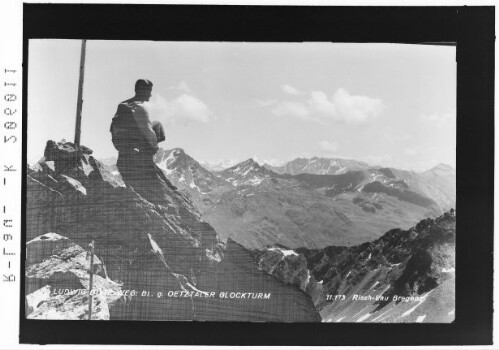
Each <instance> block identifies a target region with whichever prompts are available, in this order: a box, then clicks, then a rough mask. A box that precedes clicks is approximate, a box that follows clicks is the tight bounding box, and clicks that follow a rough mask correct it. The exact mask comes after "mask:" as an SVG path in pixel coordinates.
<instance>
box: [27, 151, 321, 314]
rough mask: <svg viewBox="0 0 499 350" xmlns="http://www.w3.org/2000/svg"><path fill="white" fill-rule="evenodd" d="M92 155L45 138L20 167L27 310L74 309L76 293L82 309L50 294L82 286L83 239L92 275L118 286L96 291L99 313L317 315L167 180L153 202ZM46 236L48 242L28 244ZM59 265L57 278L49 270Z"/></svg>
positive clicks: (85, 301) (54, 270)
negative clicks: (36, 158) (37, 154)
mask: <svg viewBox="0 0 499 350" xmlns="http://www.w3.org/2000/svg"><path fill="white" fill-rule="evenodd" d="M91 154H92V151H91V150H90V149H88V148H85V147H81V148H80V149H79V150H75V149H74V146H73V145H72V144H71V143H56V142H53V141H49V142H48V143H47V147H46V150H45V155H44V158H43V159H42V160H41V161H40V162H39V163H38V164H37V165H36V166H34V167H33V168H31V169H29V170H28V174H27V212H26V218H27V220H26V221H27V222H26V234H27V240H28V241H30V245H32V247H33V249H31V250H28V254H27V255H28V261H27V263H26V275H27V277H28V278H27V280H26V292H27V300H36V301H37V302H36V305H35V306H36V309H35V306H33V305H34V302H28V306H29V307H31V309H29V308H28V310H27V314H28V315H30V316H29V317H32V318H69V319H75V318H76V319H78V318H82V317H83V314H84V311H83V310H84V309H85V305H86V307H88V299H85V298H84V297H81V299H78V305H77V306H78V308H79V309H78V310H80V309H81V310H80V311H74V310H75V308H76V306H74V305H73V304H71V303H73V302H74V299H71V300H73V301H71V302H69V301H68V300H66V299H60V298H59V299H57V300H55V301H54V300H53V298H54V293H53V291H54V290H56V289H65V288H66V289H74V288H77V287H78V288H80V287H81V286H83V288H87V283H86V278H87V277H85V272H88V271H87V270H88V269H89V268H90V266H88V267H86V265H85V264H87V262H86V260H85V259H84V258H83V256H82V254H84V252H83V248H82V247H87V246H88V244H89V243H90V242H91V241H95V254H96V256H97V260H96V261H98V263H97V264H98V265H99V266H101V265H102V271H105V275H102V273H100V274H98V275H97V276H99V277H100V278H102V279H104V280H105V283H107V284H105V285H103V286H102V289H110V288H115V289H118V290H121V291H122V292H121V293H122V294H123V295H122V296H121V297H120V298H118V299H116V300H103V299H99V298H97V300H99V305H104V304H103V303H104V302H105V303H106V304H105V305H106V306H107V309H108V311H109V312H107V311H105V310H104V311H103V315H101V316H99V319H107V318H109V319H127V320H222V321H223V320H234V321H300V322H308V321H318V320H320V317H319V315H318V313H317V311H316V309H315V308H314V306H313V303H312V301H311V299H310V297H309V296H308V295H307V294H306V293H304V292H303V291H302V290H300V289H299V288H297V287H294V286H290V285H288V284H285V283H283V282H281V281H279V280H277V279H276V278H274V277H272V276H270V275H268V274H266V273H265V272H264V271H261V270H259V269H258V267H257V265H256V262H255V261H254V260H253V259H252V257H251V255H250V254H249V252H248V251H247V250H246V249H245V248H243V247H242V246H240V245H239V244H237V243H235V242H233V241H231V240H227V242H226V243H223V242H222V241H221V240H220V239H219V237H218V235H217V232H216V231H215V230H214V229H213V227H212V226H211V225H210V224H208V223H206V222H204V221H203V220H201V215H200V214H199V213H198V212H197V210H196V209H195V208H194V206H193V204H192V202H191V201H190V200H189V199H188V198H187V197H186V196H185V195H183V194H182V193H180V192H179V191H177V190H176V189H175V188H170V189H169V190H168V191H166V192H165V193H164V201H163V202H162V203H160V204H152V203H150V202H148V201H147V200H145V199H144V198H142V197H141V196H140V194H138V193H136V192H135V191H134V190H133V189H131V188H128V187H124V185H123V183H122V182H121V181H120V180H119V179H117V178H116V177H115V176H114V175H113V174H112V173H111V172H109V171H108V170H107V167H105V166H104V165H103V164H101V163H100V162H98V161H96V160H95V159H94V158H93V156H92V155H91ZM49 233H50V234H49ZM47 234H49V235H48V236H47ZM56 234H57V235H56ZM44 237H45V238H44ZM47 239H48V240H51V241H54V242H57V244H56V246H57V247H55V246H54V245H50V248H43V247H44V246H45V245H38V244H35V242H39V241H46V240H47ZM37 247H38V248H37ZM67 249H70V252H68V251H66V250H67ZM47 252H48V253H47ZM33 257H37V258H35V260H30V259H33ZM68 261H69V263H68ZM40 264H42V265H43V266H42V267H43V268H42V267H41V265H40ZM68 264H69V265H70V266H69V267H68V266H67V265H68ZM60 271H63V272H62V273H63V278H56V279H54V278H52V277H51V276H54V275H57V276H61V275H60V274H57V273H58V272H60ZM75 276H76V277H75ZM51 278H52V279H51ZM98 280H99V281H100V279H99V278H98ZM103 283H104V282H103ZM48 290H50V293H48ZM33 293H36V294H33ZM160 293H161V294H160ZM224 293H225V294H224ZM237 293H239V294H237ZM118 294H119V293H118ZM132 294H133V295H132ZM35 295H36V298H35ZM43 305H45V306H43ZM42 306H43V307H44V309H40V308H41V307H42ZM96 307H98V305H96ZM102 309H105V308H104V307H102ZM53 310H73V311H71V312H66V313H64V312H58V313H57V314H55V313H54V311H53ZM107 314H109V316H107Z"/></svg>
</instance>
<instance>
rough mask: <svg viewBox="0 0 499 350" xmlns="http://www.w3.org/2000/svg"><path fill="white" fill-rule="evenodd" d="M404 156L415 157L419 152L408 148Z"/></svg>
mask: <svg viewBox="0 0 499 350" xmlns="http://www.w3.org/2000/svg"><path fill="white" fill-rule="evenodd" d="M404 154H405V155H407V156H415V155H417V154H419V152H418V150H417V149H415V148H406V149H405V150H404Z"/></svg>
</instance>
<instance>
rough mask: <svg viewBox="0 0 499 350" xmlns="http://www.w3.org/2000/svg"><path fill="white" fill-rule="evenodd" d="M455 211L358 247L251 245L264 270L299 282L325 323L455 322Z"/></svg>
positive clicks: (283, 279) (389, 233) (394, 230)
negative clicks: (310, 247)
mask: <svg viewBox="0 0 499 350" xmlns="http://www.w3.org/2000/svg"><path fill="white" fill-rule="evenodd" d="M455 225H456V219H455V214H454V211H453V210H451V211H450V212H447V213H445V214H444V215H442V216H440V217H438V218H436V219H425V220H422V221H421V222H419V223H418V224H417V225H416V226H415V227H413V228H411V229H410V230H401V229H393V230H390V231H389V232H387V233H386V234H384V235H383V236H382V237H380V238H379V239H377V240H374V241H372V242H367V243H364V244H361V245H358V246H353V247H344V246H339V247H335V246H331V247H327V248H325V249H303V248H300V249H295V250H290V249H286V248H282V247H281V248H270V249H265V250H258V251H254V257H255V259H256V260H257V261H258V263H259V266H260V268H261V269H262V270H264V271H266V272H267V273H269V274H272V275H273V276H276V277H278V278H279V279H280V280H282V281H284V282H286V283H289V284H292V285H295V286H298V287H300V288H301V289H302V290H304V291H306V292H307V293H308V294H309V295H310V296H311V297H312V299H313V301H314V304H315V305H316V307H317V309H318V310H319V311H320V314H321V316H322V319H323V321H325V322H451V321H452V320H453V319H454V308H455V306H454V305H455V241H456V227H455Z"/></svg>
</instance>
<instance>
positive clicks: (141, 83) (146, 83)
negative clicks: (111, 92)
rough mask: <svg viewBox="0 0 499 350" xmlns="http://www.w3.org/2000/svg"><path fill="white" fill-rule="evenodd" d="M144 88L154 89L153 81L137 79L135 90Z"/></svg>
mask: <svg viewBox="0 0 499 350" xmlns="http://www.w3.org/2000/svg"><path fill="white" fill-rule="evenodd" d="M144 90H152V82H151V81H150V80H147V79H139V80H137V82H136V83H135V92H137V91H144Z"/></svg>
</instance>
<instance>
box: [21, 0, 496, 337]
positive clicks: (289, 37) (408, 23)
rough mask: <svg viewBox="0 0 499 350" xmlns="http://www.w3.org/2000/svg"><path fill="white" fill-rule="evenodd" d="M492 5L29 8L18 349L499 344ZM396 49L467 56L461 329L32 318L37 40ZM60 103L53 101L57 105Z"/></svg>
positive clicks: (460, 184) (460, 121) (462, 105)
mask: <svg viewBox="0 0 499 350" xmlns="http://www.w3.org/2000/svg"><path fill="white" fill-rule="evenodd" d="M494 10H495V8H494V7H491V6H489V7H329V6H327V7H324V6H284V7H283V6H243V5H240V6H212V5H196V6H194V5H95V4H92V5H90V4H88V5H87V4H70V5H69V4H24V6H23V16H24V24H23V31H24V33H23V185H22V197H23V198H22V199H23V202H22V239H21V260H22V261H21V271H20V275H21V276H23V278H22V280H21V298H20V300H21V304H20V341H21V342H22V343H38V344H47V343H55V344H61V343H62V344H64V343H70V344H184V345H196V344H205V345H451V344H456V345H457V344H462V345H466V344H470V345H471V344H491V343H492V287H493V278H492V277H493V276H492V273H493V210H494V182H493V181H494V180H493V179H494V44H495V33H494V25H495V16H494ZM34 38H54V39H55V38H57V39H84V38H85V39H109V40H112V39H116V40H118V39H119V40H161V41H163V40H164V41H248V42H252V41H253V42H258V41H267V42H301V41H325V42H392V43H408V44H423V43H426V44H429V43H433V44H447V45H449V44H450V45H456V46H457V56H456V57H457V101H456V103H457V204H456V208H457V216H456V218H457V245H456V259H457V261H456V271H457V273H456V319H455V321H454V323H452V324H369V323H361V324H331V323H314V324H308V323H240V322H171V321H169V322H157V321H156V322H141V321H108V322H99V321H94V322H90V321H38V320H27V319H26V318H25V316H24V289H25V288H24V268H25V266H24V260H25V258H26V256H25V254H26V253H25V249H24V247H25V244H26V235H25V228H26V214H25V213H26V170H27V158H26V152H27V137H29V136H28V135H27V123H29V119H28V116H27V105H28V102H27V91H28V90H27V83H28V74H29V67H28V56H29V50H28V49H29V47H28V41H29V39H34ZM56 99H57V96H54V103H56V102H57V101H56Z"/></svg>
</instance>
